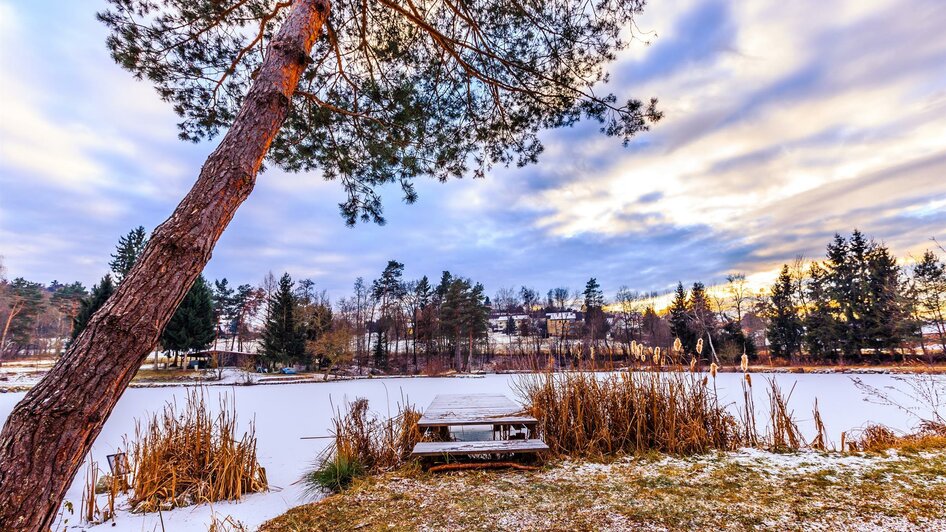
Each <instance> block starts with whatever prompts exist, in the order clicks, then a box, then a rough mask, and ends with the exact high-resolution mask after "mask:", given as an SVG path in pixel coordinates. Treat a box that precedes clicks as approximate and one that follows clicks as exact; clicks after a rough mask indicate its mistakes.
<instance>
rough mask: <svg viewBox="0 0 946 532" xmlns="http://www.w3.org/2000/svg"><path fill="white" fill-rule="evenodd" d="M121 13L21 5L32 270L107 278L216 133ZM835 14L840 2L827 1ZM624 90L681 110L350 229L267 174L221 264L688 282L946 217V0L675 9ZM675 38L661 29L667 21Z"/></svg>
mask: <svg viewBox="0 0 946 532" xmlns="http://www.w3.org/2000/svg"><path fill="white" fill-rule="evenodd" d="M100 7H101V6H99V5H88V4H86V3H66V4H63V3H61V2H53V1H52V0H38V1H36V2H32V3H29V4H16V5H15V6H14V5H13V4H11V3H9V2H3V1H0V101H2V102H3V103H2V104H0V105H2V107H0V118H2V119H0V187H2V188H0V254H3V255H5V257H6V264H7V267H8V268H9V270H10V273H11V274H13V275H26V276H28V277H30V278H33V279H37V280H50V279H52V278H58V279H60V280H67V279H74V278H75V279H81V280H84V281H86V282H91V281H94V280H95V279H97V278H98V277H99V276H101V274H102V273H104V270H105V268H106V266H105V265H106V263H107V260H108V254H109V252H110V251H111V248H112V246H113V245H114V242H115V240H116V239H117V237H118V235H120V234H122V233H124V232H126V231H127V230H128V229H129V228H131V227H133V226H137V225H139V224H141V225H145V226H146V227H149V228H153V227H154V226H156V225H157V224H158V223H160V222H161V221H162V220H163V219H164V218H165V217H166V216H167V215H168V214H169V213H170V212H171V210H172V209H173V207H174V206H175V204H176V202H177V201H178V200H179V198H180V197H182V196H183V194H184V192H185V191H186V189H187V187H188V186H189V185H190V183H191V182H192V181H193V179H194V178H195V176H196V173H197V171H198V170H199V168H200V165H201V163H202V162H203V158H204V157H205V156H206V154H207V153H208V152H209V151H210V149H212V147H213V146H212V145H209V144H206V145H198V146H194V145H188V144H183V143H180V142H178V141H177V140H176V138H175V136H176V131H175V127H174V123H175V121H176V118H175V117H174V116H173V114H172V113H171V111H170V109H169V108H168V107H167V106H166V105H165V104H164V103H163V102H161V101H160V100H159V98H158V97H157V96H156V95H155V94H154V91H153V90H152V89H151V88H150V87H148V85H147V84H146V83H141V82H136V81H134V80H132V79H131V77H130V76H129V75H128V74H127V73H125V72H122V71H121V70H120V69H119V68H118V67H116V66H115V65H114V64H112V63H111V61H110V59H109V58H108V55H107V52H106V50H105V48H104V45H103V41H104V29H103V28H102V27H100V26H99V25H98V24H97V23H96V22H95V21H94V17H93V15H94V10H95V9H97V8H100ZM815 14H817V15H815ZM638 25H639V27H640V28H641V29H642V30H643V32H644V33H642V34H641V39H642V40H651V41H652V44H650V45H649V46H645V45H643V44H637V45H635V46H633V47H632V48H631V49H630V50H628V51H627V53H626V54H624V55H623V56H622V57H620V58H619V61H618V62H617V63H616V65H615V68H614V69H613V76H612V83H611V85H612V86H611V87H609V88H610V89H611V90H613V91H615V92H617V93H619V94H622V95H627V96H637V97H650V96H658V97H659V98H660V99H661V102H662V107H663V109H664V111H665V112H666V118H665V119H664V121H662V122H661V123H660V124H658V126H657V127H655V128H654V129H653V130H652V131H651V132H649V133H646V134H643V135H641V136H639V137H638V138H636V139H634V141H633V142H632V143H631V145H630V146H629V147H628V148H622V147H621V146H620V144H619V142H617V141H616V140H615V139H611V138H607V137H604V136H602V135H601V134H600V133H599V132H598V130H597V126H596V125H595V124H579V125H577V126H576V127H574V128H570V129H566V130H560V131H550V132H546V133H544V134H543V135H542V137H543V139H544V141H545V144H546V148H547V149H546V152H545V153H544V154H543V156H542V158H541V160H540V163H539V164H538V165H537V166H534V167H530V168H526V169H497V170H496V171H495V172H493V173H492V174H491V175H490V176H489V177H488V178H487V179H485V180H472V179H464V180H459V181H453V182H450V183H447V184H440V183H436V182H426V181H424V182H421V183H419V184H418V190H419V192H420V194H421V197H420V201H419V202H418V203H417V204H416V205H413V206H406V205H404V204H403V203H402V202H401V201H400V195H399V191H398V190H396V189H395V187H391V188H388V189H385V190H384V191H383V195H384V197H385V199H386V200H387V207H386V210H387V218H388V221H389V223H388V225H386V226H384V227H375V226H367V225H362V226H359V227H356V228H346V227H345V226H344V225H343V223H342V221H341V218H340V217H339V215H338V209H337V204H338V202H339V201H342V199H343V197H342V192H341V190H340V188H339V187H338V185H337V184H336V183H326V182H324V181H322V179H321V177H320V175H319V174H318V173H314V174H307V175H292V174H285V173H283V172H280V171H278V170H275V169H271V170H269V171H267V172H265V173H264V174H263V175H261V176H260V178H259V180H258V184H257V188H256V190H255V192H254V194H253V196H252V197H251V198H250V199H249V200H248V202H247V203H246V205H244V206H243V207H242V208H241V209H240V211H239V212H238V214H237V216H236V218H235V219H234V221H233V224H232V226H231V227H230V229H229V230H228V231H227V232H226V233H225V234H224V236H223V238H222V239H221V241H220V243H219V245H218V247H217V249H216V251H215V254H214V258H213V259H212V261H211V263H210V265H209V266H208V270H207V273H208V275H210V276H211V277H223V276H227V277H229V278H230V279H231V280H232V281H236V282H241V283H242V282H256V281H258V280H259V279H260V278H261V277H262V276H263V275H264V274H265V272H266V271H268V270H273V271H275V272H280V271H284V270H288V271H289V272H290V273H292V274H293V275H294V276H297V277H300V276H304V277H305V276H307V277H313V278H314V279H315V280H316V281H317V282H318V283H319V284H320V285H321V286H322V287H323V288H328V289H330V290H331V291H332V292H333V293H335V294H336V295H341V294H343V293H344V292H345V291H347V289H348V287H349V286H350V284H351V282H352V281H353V280H354V278H355V277H356V276H365V277H368V278H371V277H373V276H375V275H377V272H379V271H380V270H381V268H383V266H384V264H385V262H386V261H387V260H388V259H391V258H394V259H398V260H401V261H403V262H405V263H406V265H407V269H406V274H407V275H408V276H410V277H419V276H420V275H423V274H427V275H430V276H432V277H436V276H439V272H440V270H442V269H449V270H451V271H454V272H455V273H458V274H461V275H467V276H472V277H473V278H475V279H477V280H481V281H483V282H484V283H485V284H486V285H487V288H488V289H489V290H490V291H492V290H495V289H496V288H498V287H500V286H508V285H511V284H522V283H524V284H528V285H531V286H534V287H536V288H539V289H540V290H545V289H547V288H549V287H551V286H554V285H568V286H572V287H577V286H579V285H580V284H582V283H583V282H584V281H585V280H586V279H587V278H588V277H591V276H596V277H598V279H599V280H600V281H602V282H603V284H604V285H605V287H606V288H607V289H608V290H609V291H611V292H613V291H614V290H615V289H616V288H617V287H618V286H620V285H623V284H626V285H629V286H631V287H632V288H637V289H641V290H651V289H666V288H670V287H671V286H673V284H675V283H676V281H677V280H683V281H685V282H686V281H692V280H696V279H702V280H704V281H707V282H713V281H716V280H719V279H721V278H723V277H724V276H725V274H726V273H727V272H730V271H734V270H740V271H745V272H747V273H749V274H750V275H752V274H754V277H753V278H754V279H763V278H766V276H768V275H771V272H773V271H775V269H776V268H777V267H778V265H779V264H781V263H782V262H785V261H789V260H792V258H793V257H794V256H795V255H798V254H803V255H807V256H817V255H820V254H821V253H822V251H823V247H824V244H825V242H826V241H827V239H828V238H830V236H831V234H832V233H834V232H847V231H850V230H851V229H852V228H853V227H855V226H856V227H859V228H861V229H862V230H864V231H866V232H868V233H869V234H872V235H874V236H875V237H877V238H878V239H881V240H883V241H885V242H886V243H887V244H889V245H891V246H892V247H893V248H894V250H895V251H896V252H897V253H899V254H905V253H911V252H913V253H915V252H917V251H918V250H920V249H922V248H924V247H926V246H927V245H928V239H929V237H930V236H934V235H936V236H944V235H943V232H944V229H946V214H944V210H946V209H944V208H943V207H944V205H946V179H943V176H944V175H946V126H944V124H946V73H944V70H943V68H942V65H944V64H946V34H944V33H943V32H942V28H943V27H946V5H944V4H943V3H942V2H940V1H937V0H912V1H909V2H908V1H907V0H882V1H874V2H863V1H860V0H857V1H855V0H842V1H837V2H830V3H815V2H775V1H771V0H767V1H749V2H723V1H720V0H667V1H664V2H653V3H652V4H651V5H649V6H648V7H647V11H646V13H645V15H644V16H643V17H642V18H641V19H640V20H639V21H638ZM655 36H656V37H655Z"/></svg>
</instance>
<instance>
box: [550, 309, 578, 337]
mask: <svg viewBox="0 0 946 532" xmlns="http://www.w3.org/2000/svg"><path fill="white" fill-rule="evenodd" d="M545 325H546V329H547V330H548V334H549V337H559V338H575V337H578V336H580V335H581V313H580V312H573V311H565V312H548V313H546V315H545Z"/></svg>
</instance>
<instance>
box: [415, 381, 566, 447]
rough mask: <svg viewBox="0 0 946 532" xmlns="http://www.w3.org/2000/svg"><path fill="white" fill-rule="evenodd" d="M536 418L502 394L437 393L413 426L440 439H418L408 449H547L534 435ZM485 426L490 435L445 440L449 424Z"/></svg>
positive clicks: (453, 425)
mask: <svg viewBox="0 0 946 532" xmlns="http://www.w3.org/2000/svg"><path fill="white" fill-rule="evenodd" d="M537 424H538V420H537V419H535V418H534V417H532V416H530V415H528V413H527V412H525V411H523V408H522V406H520V405H518V404H516V403H514V402H512V401H510V400H509V398H508V397H506V396H505V395H502V394H479V393H476V394H441V395H438V396H436V397H434V400H433V401H432V402H431V403H430V406H429V407H427V410H425V411H424V415H423V416H421V418H420V420H419V421H418V422H417V426H418V427H419V428H420V429H421V430H422V431H424V432H427V433H431V432H433V433H435V434H437V436H438V438H437V439H440V440H441V441H435V442H419V443H418V444H417V445H415V446H414V451H413V452H412V453H411V454H412V455H413V456H416V457H447V458H449V457H451V456H473V455H491V454H493V455H503V454H528V453H538V452H542V451H547V450H548V449H549V447H548V445H546V444H545V442H543V441H542V440H540V439H537V438H536V430H535V429H536V425H537ZM469 426H486V427H489V428H491V429H492V439H487V440H476V441H449V440H451V439H452V434H451V432H450V428H451V427H469Z"/></svg>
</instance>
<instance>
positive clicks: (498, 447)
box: [411, 440, 549, 456]
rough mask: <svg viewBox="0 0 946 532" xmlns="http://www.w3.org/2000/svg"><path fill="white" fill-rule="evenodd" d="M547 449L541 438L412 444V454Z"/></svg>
mask: <svg viewBox="0 0 946 532" xmlns="http://www.w3.org/2000/svg"><path fill="white" fill-rule="evenodd" d="M547 450H549V446H548V445H546V444H545V442H544V441H542V440H486V441H450V442H419V443H418V444H417V445H415V446H414V452H413V453H411V454H413V455H414V456H451V455H466V456H469V455H476V454H520V453H538V452H542V451H547Z"/></svg>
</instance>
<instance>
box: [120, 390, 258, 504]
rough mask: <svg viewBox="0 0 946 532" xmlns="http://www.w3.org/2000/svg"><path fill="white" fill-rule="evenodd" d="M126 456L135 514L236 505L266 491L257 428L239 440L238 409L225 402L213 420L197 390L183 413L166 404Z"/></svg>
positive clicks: (138, 430)
mask: <svg viewBox="0 0 946 532" xmlns="http://www.w3.org/2000/svg"><path fill="white" fill-rule="evenodd" d="M128 450H129V455H130V465H131V468H132V477H131V487H132V490H133V494H132V495H131V497H130V498H129V502H130V503H131V507H132V509H133V511H138V512H151V511H155V510H164V509H170V508H174V507H178V506H186V505H189V504H197V503H205V502H214V501H221V500H228V501H229V500H238V499H239V498H240V497H241V496H242V495H243V494H245V493H254V492H260V491H265V490H267V489H268V483H267V480H266V471H265V469H264V468H263V467H261V466H260V464H259V462H258V461H257V458H256V434H255V429H254V426H253V424H252V423H251V424H250V426H249V428H248V430H247V432H245V433H244V434H243V436H242V437H240V438H238V437H237V430H236V408H235V406H234V405H233V404H232V403H231V402H228V401H227V399H226V398H222V399H221V403H220V409H219V411H218V412H217V413H216V414H215V415H214V414H212V413H211V412H210V410H209V409H208V407H207V404H206V402H205V400H204V395H203V393H201V392H199V391H196V390H195V391H191V392H190V393H189V394H188V396H187V402H186V404H185V406H184V409H183V410H182V411H180V412H178V409H177V406H176V404H174V403H168V404H167V405H166V406H165V408H164V411H163V412H162V413H161V414H160V415H157V414H156V415H154V416H153V417H152V418H151V419H150V420H149V421H148V423H147V426H145V427H144V428H142V426H141V424H140V423H138V424H136V427H135V439H134V440H133V441H132V442H131V443H130V444H129V445H128Z"/></svg>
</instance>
